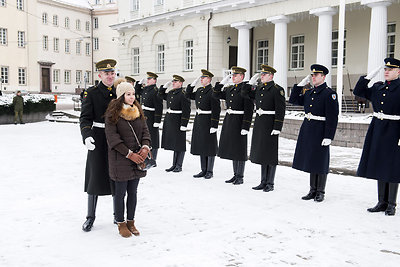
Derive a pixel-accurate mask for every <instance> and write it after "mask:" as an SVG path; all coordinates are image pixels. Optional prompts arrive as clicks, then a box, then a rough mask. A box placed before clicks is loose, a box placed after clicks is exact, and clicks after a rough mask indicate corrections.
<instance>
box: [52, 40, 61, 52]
mask: <svg viewBox="0 0 400 267" xmlns="http://www.w3.org/2000/svg"><path fill="white" fill-rule="evenodd" d="M53 49H54V52H58V51H60V40H59V39H58V38H53Z"/></svg>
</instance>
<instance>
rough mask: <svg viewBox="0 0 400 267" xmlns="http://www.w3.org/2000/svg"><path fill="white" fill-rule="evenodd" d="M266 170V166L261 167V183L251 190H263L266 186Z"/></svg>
mask: <svg viewBox="0 0 400 267" xmlns="http://www.w3.org/2000/svg"><path fill="white" fill-rule="evenodd" d="M267 168H268V165H261V183H260V184H259V185H257V186H255V187H252V189H254V190H263V189H264V187H265V186H266V185H267Z"/></svg>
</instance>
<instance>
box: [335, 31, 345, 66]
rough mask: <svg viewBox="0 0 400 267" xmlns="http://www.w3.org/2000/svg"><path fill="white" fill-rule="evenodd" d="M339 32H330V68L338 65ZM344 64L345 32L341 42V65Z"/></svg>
mask: <svg viewBox="0 0 400 267" xmlns="http://www.w3.org/2000/svg"><path fill="white" fill-rule="evenodd" d="M338 47H339V31H333V32H332V67H334V66H337V64H338ZM345 64H346V30H344V41H343V65H345Z"/></svg>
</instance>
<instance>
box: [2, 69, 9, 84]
mask: <svg viewBox="0 0 400 267" xmlns="http://www.w3.org/2000/svg"><path fill="white" fill-rule="evenodd" d="M8 73H9V72H8V67H6V66H1V80H2V81H3V83H4V84H8Z"/></svg>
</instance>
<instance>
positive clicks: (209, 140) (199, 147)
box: [186, 84, 221, 156]
mask: <svg viewBox="0 0 400 267" xmlns="http://www.w3.org/2000/svg"><path fill="white" fill-rule="evenodd" d="M193 89H194V88H193V87H191V86H190V85H188V86H187V88H186V97H187V98H189V99H192V100H195V103H196V108H197V109H200V110H202V111H211V114H198V113H196V117H195V118H194V123H193V130H192V142H191V146H190V153H192V154H193V155H201V156H215V155H217V151H218V143H217V133H212V134H210V128H218V122H219V115H220V113H221V105H220V101H219V99H217V98H215V97H213V96H212V85H211V84H209V85H207V86H206V87H199V88H198V89H197V91H195V92H193Z"/></svg>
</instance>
